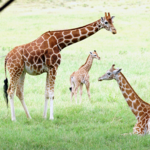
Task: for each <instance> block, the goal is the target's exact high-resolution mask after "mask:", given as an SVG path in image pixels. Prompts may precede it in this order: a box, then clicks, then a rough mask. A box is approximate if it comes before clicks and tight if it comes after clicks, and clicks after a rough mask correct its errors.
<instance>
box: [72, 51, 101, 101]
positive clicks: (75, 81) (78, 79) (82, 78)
mask: <svg viewBox="0 0 150 150" xmlns="http://www.w3.org/2000/svg"><path fill="white" fill-rule="evenodd" d="M94 58H96V59H98V60H100V57H99V56H98V54H97V52H96V50H94V52H90V54H89V56H88V58H87V60H86V62H85V64H84V65H82V66H81V67H80V68H79V69H78V70H77V71H76V72H73V73H72V74H71V75H70V84H71V87H70V88H69V89H70V91H71V102H72V97H73V95H75V100H76V103H77V92H78V88H79V86H80V103H81V100H82V87H83V84H85V86H86V89H87V93H88V97H89V99H90V82H89V74H88V72H89V71H90V69H91V66H92V63H93V59H94Z"/></svg>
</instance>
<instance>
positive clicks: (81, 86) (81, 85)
mask: <svg viewBox="0 0 150 150" xmlns="http://www.w3.org/2000/svg"><path fill="white" fill-rule="evenodd" d="M82 88H83V84H82V83H81V84H80V104H81V102H82Z"/></svg>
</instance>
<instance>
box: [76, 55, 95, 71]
mask: <svg viewBox="0 0 150 150" xmlns="http://www.w3.org/2000/svg"><path fill="white" fill-rule="evenodd" d="M92 63H93V58H92V56H91V55H89V56H88V58H87V60H86V62H85V64H84V65H82V66H81V67H80V68H82V69H84V70H86V71H87V72H89V70H90V69H91V66H92ZM80 68H79V69H80Z"/></svg>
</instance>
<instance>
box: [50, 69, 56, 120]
mask: <svg viewBox="0 0 150 150" xmlns="http://www.w3.org/2000/svg"><path fill="white" fill-rule="evenodd" d="M56 74H57V70H56V69H55V67H53V68H51V69H50V70H49V83H50V92H49V97H50V118H49V119H50V120H53V119H54V116H53V100H54V86H55V78H56Z"/></svg>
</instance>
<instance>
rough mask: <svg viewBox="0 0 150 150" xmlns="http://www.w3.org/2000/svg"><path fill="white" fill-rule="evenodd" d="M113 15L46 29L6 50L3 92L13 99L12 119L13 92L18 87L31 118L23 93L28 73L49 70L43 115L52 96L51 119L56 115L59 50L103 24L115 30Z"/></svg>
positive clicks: (13, 117)
mask: <svg viewBox="0 0 150 150" xmlns="http://www.w3.org/2000/svg"><path fill="white" fill-rule="evenodd" d="M113 18H114V16H112V17H111V16H110V13H108V15H107V14H106V13H105V17H101V19H99V20H97V21H95V22H93V23H90V24H88V25H85V26H82V27H79V28H74V29H67V30H57V31H48V32H45V33H44V34H42V35H41V36H40V37H39V38H37V39H36V40H34V41H32V42H30V43H28V44H24V45H20V46H17V47H15V48H14V49H12V50H11V51H10V52H9V53H8V54H7V56H6V58H5V76H6V65H7V68H8V71H9V73H10V85H9V88H8V90H7V88H6V87H7V84H8V82H7V77H6V79H5V81H4V83H5V84H4V86H5V88H4V93H5V94H6V96H5V97H6V99H7V102H8V98H7V96H8V97H9V99H10V106H11V119H12V120H13V121H14V120H16V117H15V111H14V93H15V89H16V87H17V89H16V95H17V97H18V98H19V99H20V101H21V104H22V106H23V108H24V110H25V113H26V115H27V117H28V118H31V117H30V114H29V111H28V109H27V107H26V104H25V102H24V95H23V91H24V87H23V86H24V79H25V75H26V73H28V74H30V75H40V74H42V73H44V72H46V73H47V77H46V88H45V106H44V114H43V117H44V118H46V116H47V104H48V100H49V99H50V119H53V100H54V85H55V78H56V72H57V69H58V66H59V65H60V62H61V55H60V51H61V50H62V49H63V48H65V47H67V46H69V45H71V44H73V43H76V42H79V41H81V40H83V39H85V38H87V37H89V36H91V35H92V34H94V33H96V32H97V31H99V30H100V29H103V28H104V29H106V30H108V31H111V32H112V33H113V34H116V33H117V32H116V29H115V27H114V25H113V21H112V20H113ZM7 93H8V95H7Z"/></svg>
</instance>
